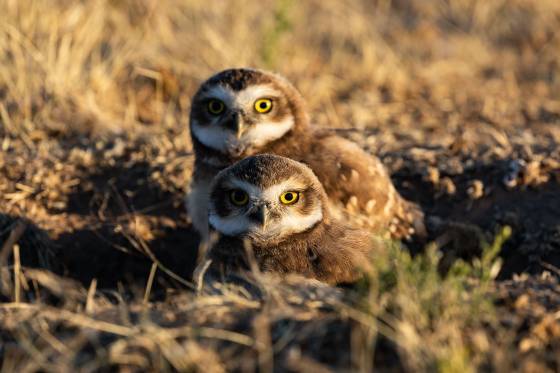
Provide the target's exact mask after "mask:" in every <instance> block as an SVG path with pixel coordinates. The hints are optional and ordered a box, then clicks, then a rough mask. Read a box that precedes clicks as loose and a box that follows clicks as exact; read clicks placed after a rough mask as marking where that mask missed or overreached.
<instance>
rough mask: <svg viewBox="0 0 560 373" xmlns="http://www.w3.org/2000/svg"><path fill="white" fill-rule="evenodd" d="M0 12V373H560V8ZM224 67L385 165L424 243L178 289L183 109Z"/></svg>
mask: <svg viewBox="0 0 560 373" xmlns="http://www.w3.org/2000/svg"><path fill="white" fill-rule="evenodd" d="M0 9H2V12H0V248H1V249H0V250H1V251H0V265H1V273H0V274H1V283H0V300H1V301H2V302H5V303H3V304H0V358H1V360H2V368H3V371H56V372H63V371H75V370H77V369H80V370H81V371H99V370H101V371H104V370H109V369H113V370H114V369H117V368H119V369H122V370H123V371H144V370H164V371H167V370H177V371H199V370H200V371H208V372H214V371H215V372H221V371H226V370H228V371H229V370H239V371H254V370H260V371H270V370H273V369H274V370H278V371H280V370H292V371H329V370H343V371H344V370H346V371H347V370H361V371H369V370H370V369H371V368H372V367H375V368H376V369H378V370H388V371H443V372H453V371H461V372H464V371H477V370H484V371H502V370H504V371H505V370H520V371H546V370H549V371H559V370H560V284H559V278H560V270H559V269H558V267H560V213H559V212H558V211H560V198H559V196H560V147H559V146H558V144H559V143H560V127H559V125H560V31H559V30H560V2H558V1H557V0H509V1H507V0H492V1H483V0H411V1H404V0H393V1H391V0H378V1H365V0H364V1H350V0H348V1H319V0H309V1H305V2H297V1H295V0H277V1H272V0H271V1H255V0H236V1H227V2H226V1H217V0H216V1H213V0H212V1H208V0H206V1H199V0H184V1H179V0H161V1H156V0H141V1H133V0H130V1H129V0H101V1H97V0H96V1H94V0H82V1H70V0H51V1H47V0H44V1H43V0H0ZM232 66H256V67H262V68H267V69H273V70H276V71H278V72H280V73H282V74H283V75H285V76H287V77H288V78H289V79H290V80H291V81H293V82H294V84H295V85H296V86H297V87H298V88H299V89H300V90H301V92H302V93H303V95H304V97H305V98H306V99H307V101H308V104H309V108H310V110H311V114H312V118H313V119H314V122H316V124H317V125H322V126H329V127H333V129H335V130H336V131H339V132H340V133H341V134H343V135H344V136H346V137H348V138H351V139H353V140H355V141H357V142H358V143H359V144H360V145H362V146H363V147H364V148H365V149H367V150H368V151H371V152H372V153H375V154H378V155H379V156H380V157H382V159H383V161H384V162H385V163H386V164H387V166H388V168H389V169H390V170H391V172H392V175H393V176H394V180H395V182H396V183H397V185H398V187H399V189H400V190H401V192H402V193H403V194H404V195H406V196H407V197H408V198H410V199H413V200H415V201H417V202H419V203H421V205H422V207H423V208H424V209H425V211H426V212H427V213H428V215H429V216H430V229H431V233H432V237H431V238H432V240H433V241H434V243H433V244H430V245H428V247H427V248H426V249H425V250H424V251H423V253H422V254H418V255H416V256H414V257H411V255H410V254H409V253H408V251H407V250H404V249H401V248H400V247H397V246H396V245H389V248H388V250H387V252H386V253H379V256H378V257H376V258H375V259H374V263H375V270H374V271H373V272H372V273H370V274H369V275H368V279H367V280H366V281H364V282H363V283H361V284H358V285H356V286H355V287H353V288H352V289H333V288H329V287H326V286H323V285H321V284H318V283H313V282H310V281H302V280H301V279H288V280H286V281H283V282H280V281H279V280H278V279H275V278H272V277H267V276H263V275H261V274H258V273H257V274H253V275H251V276H249V278H247V279H241V278H239V279H237V280H236V281H234V282H233V283H232V284H218V283H216V284H211V285H210V286H209V287H208V288H207V289H205V290H204V291H203V292H202V293H200V294H197V293H196V292H194V291H192V286H191V283H190V276H191V272H192V267H193V259H194V258H195V257H196V250H197V245H198V243H197V240H198V238H197V236H196V235H195V233H194V232H193V231H192V230H191V229H190V225H189V223H188V221H187V217H186V213H185V211H184V209H183V204H182V198H183V194H184V191H185V187H186V185H187V183H188V178H189V175H190V168H191V166H192V154H191V144H190V141H189V136H188V129H187V116H188V110H189V102H190V96H191V95H192V93H193V92H194V90H196V88H197V86H198V84H199V83H200V82H201V81H202V80H203V79H205V78H206V77H207V76H209V75H210V74H212V73H214V72H215V71H217V70H220V69H223V68H227V67H232ZM501 227H506V228H501ZM481 243H482V244H481ZM412 250H413V252H416V251H415V250H418V248H412ZM458 258H459V260H457V259H458ZM522 272H525V273H524V274H522V275H519V273H522ZM442 273H446V275H442Z"/></svg>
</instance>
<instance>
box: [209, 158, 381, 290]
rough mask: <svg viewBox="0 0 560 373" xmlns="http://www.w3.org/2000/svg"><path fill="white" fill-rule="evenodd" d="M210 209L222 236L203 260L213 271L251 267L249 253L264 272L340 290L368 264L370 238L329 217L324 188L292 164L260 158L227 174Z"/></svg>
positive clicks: (216, 185)
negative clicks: (299, 277) (293, 275)
mask: <svg viewBox="0 0 560 373" xmlns="http://www.w3.org/2000/svg"><path fill="white" fill-rule="evenodd" d="M208 206H209V214H208V222H209V226H210V232H211V233H213V232H214V231H215V232H217V235H218V237H219V238H218V239H217V241H216V242H215V243H213V244H212V245H211V247H210V249H209V251H208V253H207V256H206V258H207V259H209V260H211V261H212V264H211V265H212V266H211V269H212V271H219V272H222V273H225V274H227V273H231V272H235V270H237V269H243V268H245V269H247V268H249V260H250V258H251V256H250V254H248V253H247V250H250V252H251V253H252V254H253V255H254V259H255V261H256V263H257V264H258V266H259V268H260V269H261V270H262V271H264V272H274V273H280V274H288V273H297V274H300V275H303V276H305V277H308V278H314V279H317V280H320V281H323V282H326V283H329V284H339V283H349V282H353V281H355V280H356V279H357V278H358V276H359V274H360V271H359V267H365V266H368V264H369V262H370V261H369V257H370V255H371V254H372V251H373V248H374V243H375V241H373V238H372V237H370V234H369V233H368V232H367V231H365V230H359V229H356V228H351V227H349V226H346V225H344V224H342V223H341V222H340V221H338V220H335V219H333V218H331V216H330V215H329V210H328V199H327V195H326V193H325V190H324V189H323V187H322V185H321V183H320V182H319V180H318V179H317V177H316V176H315V175H314V174H313V171H312V170H311V169H310V168H309V167H307V166H305V165H304V164H302V163H299V162H296V161H294V160H291V159H288V158H285V157H280V156H277V155H272V154H260V155H256V156H252V157H248V158H245V159H243V160H242V161H240V162H238V163H236V164H234V165H233V166H230V167H228V168H226V169H225V170H223V171H221V172H220V173H218V175H217V176H216V177H215V179H214V181H213V182H212V185H211V188H210V200H209V205H208ZM362 269H366V268H362Z"/></svg>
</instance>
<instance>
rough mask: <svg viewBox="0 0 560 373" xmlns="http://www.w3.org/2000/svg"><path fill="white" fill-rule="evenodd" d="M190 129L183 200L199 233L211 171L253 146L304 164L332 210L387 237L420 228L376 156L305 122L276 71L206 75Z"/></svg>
mask: <svg viewBox="0 0 560 373" xmlns="http://www.w3.org/2000/svg"><path fill="white" fill-rule="evenodd" d="M190 130H191V137H192V142H193V147H194V151H195V157H196V159H195V167H194V171H193V177H192V182H191V191H190V193H189V195H188V197H187V206H188V210H189V214H190V216H191V218H192V221H193V224H194V226H195V227H196V228H197V230H199V231H200V232H201V233H202V235H203V236H206V235H207V225H206V221H207V204H208V191H209V185H210V182H211V180H212V178H213V177H214V176H215V175H216V174H217V173H218V172H219V171H220V170H222V169H224V168H225V167H227V166H229V165H231V164H233V163H235V162H236V161H238V160H240V159H243V158H245V157H247V156H251V155H254V154H259V153H273V154H278V155H282V156H285V157H288V158H291V159H294V160H296V161H300V162H303V163H305V164H307V165H308V166H309V167H310V168H311V169H312V170H313V172H314V173H315V174H316V175H317V177H318V179H319V180H320V182H321V183H322V185H323V186H324V188H325V190H326V193H327V195H328V198H329V202H330V204H331V210H332V211H333V214H335V215H336V216H338V217H341V218H342V217H343V218H352V219H353V220H354V221H356V222H359V223H360V224H361V225H365V226H368V227H371V228H373V229H374V231H377V232H378V233H385V232H390V233H391V235H392V237H394V238H407V237H409V236H410V235H411V234H413V233H417V234H419V235H423V234H424V232H425V229H424V224H423V214H422V212H421V211H420V209H419V208H418V207H417V206H416V205H414V204H412V203H410V202H408V201H406V200H404V199H403V198H402V197H401V196H400V195H399V193H398V192H397V191H396V189H395V188H394V186H393V183H392V181H391V179H390V177H389V175H388V174H387V171H386V170H385V167H384V166H383V164H382V163H381V162H380V161H379V159H377V158H376V157H374V156H371V155H369V154H367V153H366V152H364V151H363V150H362V149H361V148H360V147H359V146H358V145H356V144H355V143H352V142H350V141H348V140H346V139H343V138H341V137H339V136H337V135H336V134H334V133H333V132H332V131H329V130H328V129H320V128H312V127H311V126H310V124H309V119H308V116H307V112H306V109H305V104H304V101H303V99H302V97H301V95H300V94H299V92H298V91H297V90H296V89H295V88H294V87H293V86H292V85H291V84H290V83H289V82H288V81H287V80H286V79H284V78H282V77H281V76H278V75H275V74H272V73H269V72H265V71H260V70H252V69H231V70H225V71H222V72H220V73H218V74H216V75H214V76H212V77H211V78H210V79H208V80H207V81H206V82H204V83H203V84H202V85H201V87H200V88H199V90H198V91H197V92H196V94H195V95H194V97H193V100H192V108H191V114H190Z"/></svg>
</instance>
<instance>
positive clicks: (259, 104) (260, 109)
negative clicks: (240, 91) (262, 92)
mask: <svg viewBox="0 0 560 373" xmlns="http://www.w3.org/2000/svg"><path fill="white" fill-rule="evenodd" d="M255 110H256V111H257V113H261V114H265V113H268V112H269V111H270V110H272V100H271V99H268V98H261V99H259V100H257V101H255Z"/></svg>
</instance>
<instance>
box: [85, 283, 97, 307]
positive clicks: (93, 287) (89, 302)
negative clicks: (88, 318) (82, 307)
mask: <svg viewBox="0 0 560 373" xmlns="http://www.w3.org/2000/svg"><path fill="white" fill-rule="evenodd" d="M96 289H97V279H96V278H94V279H93V280H91V284H89V289H88V292H87V298H86V313H92V312H93V306H94V305H95V303H94V302H95V299H94V297H95V291H96Z"/></svg>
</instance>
